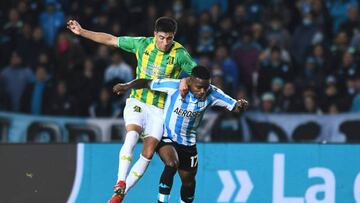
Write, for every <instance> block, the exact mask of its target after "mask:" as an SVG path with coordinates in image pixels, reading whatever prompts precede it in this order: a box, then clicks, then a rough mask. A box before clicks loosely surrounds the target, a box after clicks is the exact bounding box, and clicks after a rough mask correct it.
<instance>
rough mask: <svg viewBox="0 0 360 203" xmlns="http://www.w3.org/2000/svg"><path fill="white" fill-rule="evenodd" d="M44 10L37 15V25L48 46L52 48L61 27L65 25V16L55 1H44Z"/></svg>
mask: <svg viewBox="0 0 360 203" xmlns="http://www.w3.org/2000/svg"><path fill="white" fill-rule="evenodd" d="M45 6H46V8H45V9H46V10H45V11H43V12H42V13H41V14H40V15H39V25H40V26H41V28H42V29H43V31H44V39H45V42H46V44H47V45H48V46H53V45H54V43H55V39H56V36H57V34H58V31H59V30H60V28H61V27H63V26H64V25H65V16H64V13H63V11H62V10H61V9H60V8H61V5H60V3H59V2H57V0H45Z"/></svg>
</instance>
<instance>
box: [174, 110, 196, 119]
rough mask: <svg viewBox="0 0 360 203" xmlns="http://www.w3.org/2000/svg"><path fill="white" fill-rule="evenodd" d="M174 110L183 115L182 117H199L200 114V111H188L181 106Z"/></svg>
mask: <svg viewBox="0 0 360 203" xmlns="http://www.w3.org/2000/svg"><path fill="white" fill-rule="evenodd" d="M174 112H175V113H176V114H177V115H179V116H182V117H188V118H189V117H198V116H200V113H201V112H200V111H198V112H194V111H188V110H183V109H180V108H176V109H175V110H174Z"/></svg>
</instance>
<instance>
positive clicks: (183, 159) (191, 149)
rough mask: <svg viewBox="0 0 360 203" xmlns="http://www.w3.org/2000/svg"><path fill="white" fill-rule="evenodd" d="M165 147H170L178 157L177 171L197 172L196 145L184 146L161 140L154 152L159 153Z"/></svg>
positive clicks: (169, 140) (167, 139) (166, 139)
mask: <svg viewBox="0 0 360 203" xmlns="http://www.w3.org/2000/svg"><path fill="white" fill-rule="evenodd" d="M165 145H172V146H173V147H174V148H175V150H176V152H177V154H178V157H179V169H182V170H186V171H194V170H197V167H198V153H197V148H196V145H193V146H185V145H181V144H178V143H176V142H173V141H172V140H171V139H169V138H164V137H163V138H162V139H161V141H160V143H159V144H158V146H157V147H156V152H159V149H160V148H161V147H163V146H165Z"/></svg>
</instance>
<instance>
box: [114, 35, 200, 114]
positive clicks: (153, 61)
mask: <svg viewBox="0 0 360 203" xmlns="http://www.w3.org/2000/svg"><path fill="white" fill-rule="evenodd" d="M118 47H119V48H121V49H123V50H125V51H127V52H132V53H134V54H135V55H136V59H137V67H136V79H138V78H144V79H162V78H174V79H177V78H179V76H180V73H181V71H185V72H186V73H188V74H191V70H192V68H193V67H194V66H195V65H196V63H195V62H194V61H193V60H192V58H191V56H190V55H189V53H188V52H187V51H186V49H185V48H184V47H183V46H182V45H181V44H179V43H178V42H175V41H174V43H173V45H172V47H171V49H170V50H169V51H167V52H162V51H160V50H158V49H157V48H156V45H155V39H154V37H128V36H124V37H119V38H118ZM130 97H131V98H135V99H138V100H140V101H142V102H144V103H146V104H151V105H154V106H157V107H159V108H164V104H165V99H166V94H165V93H160V92H155V91H152V90H149V89H147V88H144V89H137V90H135V89H133V90H131V94H130Z"/></svg>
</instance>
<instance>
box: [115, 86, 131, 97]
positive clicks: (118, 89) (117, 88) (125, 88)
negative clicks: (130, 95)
mask: <svg viewBox="0 0 360 203" xmlns="http://www.w3.org/2000/svg"><path fill="white" fill-rule="evenodd" d="M129 89H130V87H129V85H128V84H127V83H118V84H116V85H114V87H113V92H114V93H115V94H117V95H119V94H122V93H124V92H126V91H128V90H129Z"/></svg>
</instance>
